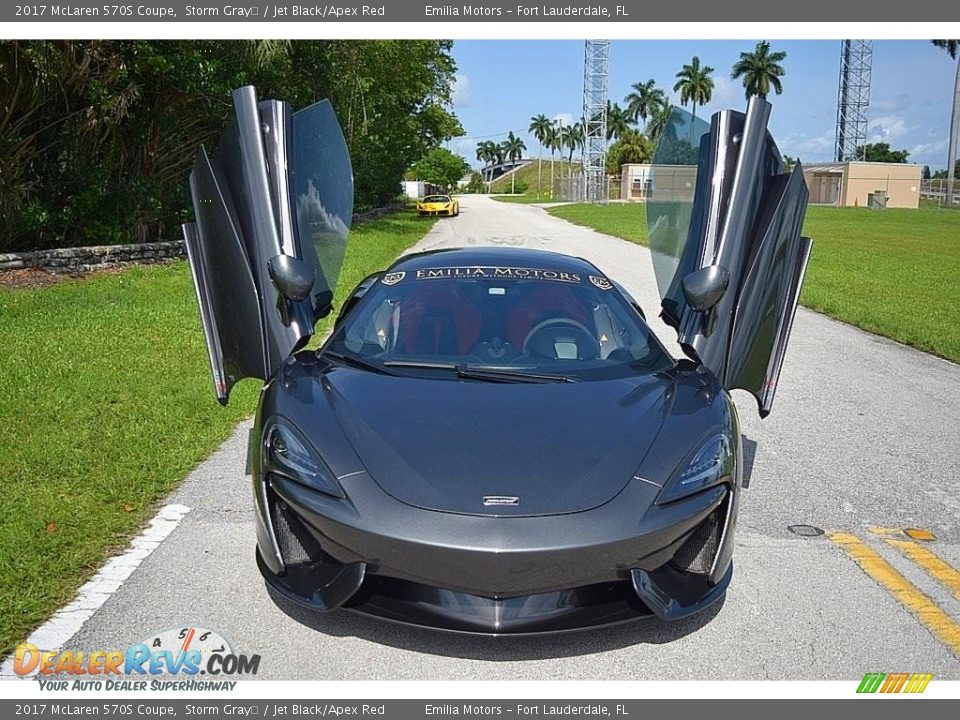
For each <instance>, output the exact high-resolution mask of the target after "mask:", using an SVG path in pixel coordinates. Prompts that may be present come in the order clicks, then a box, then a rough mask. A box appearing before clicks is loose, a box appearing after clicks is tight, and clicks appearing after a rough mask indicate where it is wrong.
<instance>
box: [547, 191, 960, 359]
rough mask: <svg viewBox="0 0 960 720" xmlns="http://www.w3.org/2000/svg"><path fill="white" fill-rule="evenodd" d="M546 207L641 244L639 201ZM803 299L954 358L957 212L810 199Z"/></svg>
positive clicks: (959, 339)
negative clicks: (809, 247)
mask: <svg viewBox="0 0 960 720" xmlns="http://www.w3.org/2000/svg"><path fill="white" fill-rule="evenodd" d="M549 212H550V213H551V214H552V215H555V216H557V217H560V218H563V219H565V220H569V221H570V222H573V223H576V224H578V225H585V226H588V227H592V228H594V229H596V230H599V231H600V232H603V233H606V234H608V235H613V236H615V237H620V238H623V239H625V240H630V241H631V242H636V243H640V244H641V245H646V242H647V227H646V208H645V206H644V205H643V204H639V203H637V204H623V205H617V204H611V205H582V204H581V205H564V206H559V207H555V208H550V210H549ZM804 233H805V234H806V235H809V236H810V237H812V238H813V239H814V245H813V255H812V256H811V259H810V267H809V269H808V271H807V277H806V282H805V283H804V288H803V294H802V296H801V300H800V301H801V303H802V304H803V305H806V306H807V307H809V308H812V309H813V310H817V311H818V312H822V313H825V314H826V315H830V316H831V317H834V318H837V319H838V320H842V321H844V322H847V323H850V324H852V325H856V326H857V327H860V328H863V329H864V330H867V331H869V332H872V333H876V334H878V335H884V336H886V337H889V338H892V339H894V340H897V341H899V342H902V343H906V344H907V345H912V346H914V347H916V348H919V349H920V350H924V351H925V352H930V353H933V354H935V355H939V356H941V357H945V358H948V359H950V360H953V361H955V362H960V282H957V277H958V276H960V213H954V212H944V211H938V210H936V209H925V208H921V209H919V210H896V209H890V210H882V211H876V210H867V209H866V208H834V207H811V208H809V210H808V211H807V219H806V223H805V225H804Z"/></svg>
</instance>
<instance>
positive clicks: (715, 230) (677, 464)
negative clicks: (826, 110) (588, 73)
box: [184, 87, 810, 634]
mask: <svg viewBox="0 0 960 720" xmlns="http://www.w3.org/2000/svg"><path fill="white" fill-rule="evenodd" d="M234 106H235V111H236V118H235V120H234V122H233V123H232V124H231V125H230V126H229V127H228V128H227V129H226V131H225V132H224V134H223V136H222V137H221V139H220V141H219V144H218V146H217V148H216V152H215V153H214V155H213V157H211V156H210V155H208V153H207V152H206V150H205V149H204V148H202V147H201V148H200V149H199V151H198V153H197V161H196V165H195V167H194V170H193V173H192V174H191V177H190V186H191V191H192V195H193V203H194V209H195V212H196V222H195V223H189V224H187V225H185V226H184V234H185V237H186V241H187V248H188V251H189V258H190V264H191V267H192V269H193V275H194V280H195V284H196V291H197V299H198V302H199V306H200V314H201V318H202V321H203V329H204V332H205V335H206V339H207V345H208V349H209V356H210V363H211V367H212V370H213V377H214V384H215V388H216V394H217V398H218V399H219V400H220V402H221V403H226V401H227V398H228V397H229V393H230V389H231V387H232V386H233V385H234V383H236V382H237V381H238V380H240V379H242V378H247V377H252V378H259V379H260V380H263V381H264V383H265V384H264V386H263V391H262V394H261V397H260V402H259V406H258V408H257V414H256V421H255V424H254V429H253V432H252V434H251V441H250V452H249V459H250V465H251V468H252V475H253V494H254V500H255V504H256V518H257V522H256V526H257V550H256V553H257V555H256V557H257V563H258V565H259V567H260V570H261V572H262V574H263V576H264V578H265V579H266V582H267V584H268V585H269V587H270V588H271V589H272V591H273V593H274V594H275V595H279V596H282V597H284V598H286V599H288V600H290V601H293V602H295V603H297V604H299V605H302V606H305V607H307V608H312V609H314V610H317V611H321V612H327V611H332V610H335V609H337V608H345V609H348V610H353V611H356V612H360V613H366V614H370V615H374V616H377V617H380V618H384V619H388V620H394V621H398V622H404V623H411V624H415V625H421V626H427V627H431V628H439V629H444V630H452V631H461V632H475V633H490V634H522V633H536V632H555V631H563V630H573V629H582V628H588V627H594V626H598V625H603V624H609V623H615V622H621V621H626V620H631V619H634V618H637V617H642V616H648V615H651V614H653V615H655V616H658V617H659V618H662V619H666V620H670V619H675V618H680V617H684V616H687V615H690V614H692V613H695V612H698V611H700V610H702V609H704V608H706V607H707V606H708V605H710V604H711V603H713V602H715V601H716V600H718V599H719V598H720V597H722V595H723V593H724V592H725V590H726V588H727V586H728V584H729V583H730V578H731V575H732V573H733V563H732V560H731V555H732V551H733V544H734V543H733V537H734V529H735V526H736V520H737V508H738V505H739V503H740V499H741V495H742V492H743V489H742V468H743V461H742V450H741V436H740V431H739V427H738V420H737V412H736V408H735V406H734V404H733V402H732V401H731V398H730V392H731V391H732V390H734V389H741V390H746V391H747V392H749V393H751V394H752V395H753V396H754V397H755V398H756V400H757V404H758V409H759V412H760V415H761V416H765V415H766V414H767V413H769V412H770V409H771V406H772V404H773V399H774V395H775V392H776V385H777V379H778V377H779V375H780V368H781V365H782V363H783V359H784V354H785V352H786V347H787V341H788V339H789V336H790V329H791V324H792V321H793V316H794V312H795V309H796V305H797V299H798V296H799V293H800V287H801V284H802V281H803V273H804V269H805V267H806V263H807V259H808V257H809V253H810V240H809V239H807V238H804V237H801V235H800V230H801V226H802V222H803V215H804V210H805V207H806V200H807V191H806V186H805V184H804V181H803V176H802V171H801V169H800V167H799V166H796V167H794V168H793V169H792V171H786V170H785V169H784V165H783V160H782V158H781V156H780V154H779V152H778V150H777V147H776V145H775V144H774V142H773V140H772V138H771V137H770V135H769V134H768V132H767V129H766V125H767V118H768V116H769V113H770V105H769V104H768V103H767V102H765V101H764V100H761V99H757V98H753V99H752V100H751V101H750V102H749V105H748V108H747V110H746V113H740V112H734V111H724V112H720V113H717V114H716V115H714V117H713V118H712V121H711V122H710V123H709V124H707V123H704V122H703V121H697V120H695V119H694V118H692V117H691V116H689V115H687V114H686V113H682V112H680V111H677V112H676V114H675V116H674V122H672V123H671V124H670V126H669V127H668V129H667V131H666V132H665V133H664V137H663V140H662V141H661V144H660V148H659V150H658V153H657V158H656V159H655V161H654V163H652V164H651V166H650V168H649V177H648V178H647V181H646V184H647V188H646V191H647V195H648V206H647V214H648V218H649V223H650V228H649V230H650V246H651V250H652V252H653V257H654V265H655V270H656V275H657V279H658V284H659V286H660V290H661V294H662V300H663V301H662V308H661V313H660V315H661V317H662V318H663V320H664V321H666V322H667V323H668V324H670V325H672V326H673V327H674V328H676V331H677V336H678V339H679V342H680V346H681V347H682V348H683V350H684V352H685V354H686V356H687V357H685V358H683V359H680V360H677V359H674V358H673V357H671V355H670V354H669V353H668V352H667V351H666V350H665V349H664V347H663V346H662V345H661V344H660V342H658V340H657V338H656V337H655V336H654V334H653V333H652V332H651V330H650V328H649V326H648V324H647V320H646V319H645V317H644V312H643V310H642V309H641V308H640V307H639V306H638V305H637V303H636V302H635V301H634V300H633V299H632V298H631V297H630V295H629V294H628V293H627V292H626V291H625V290H624V289H623V288H622V287H621V286H620V285H618V283H617V282H616V279H615V278H612V277H608V276H607V275H606V274H604V273H603V272H602V271H601V270H599V269H598V268H596V267H595V266H593V265H592V264H591V263H589V262H588V261H586V260H583V259H578V258H573V257H569V256H565V255H560V254H555V253H548V252H538V251H529V250H518V249H504V248H480V247H473V248H470V249H460V250H448V251H441V252H434V253H424V254H419V255H409V256H407V257H404V258H401V259H400V260H398V261H397V262H396V263H394V264H393V265H392V266H391V267H389V268H387V269H386V270H384V271H382V272H378V273H375V274H373V275H370V276H369V277H367V278H366V279H365V280H363V282H361V283H360V284H359V285H358V286H357V287H356V288H355V289H354V290H353V291H352V292H350V293H349V295H346V299H345V300H344V302H343V303H342V305H341V307H340V308H339V314H338V315H337V317H336V323H335V325H334V329H333V332H332V334H331V335H330V336H329V337H328V338H327V339H326V341H325V342H324V343H323V345H322V347H320V349H319V350H316V351H314V350H305V349H303V348H304V347H305V345H306V344H307V342H308V340H309V339H310V337H311V335H312V334H313V333H314V325H315V323H316V322H317V321H318V320H319V319H320V318H322V317H324V316H326V315H328V314H329V313H331V312H332V310H333V305H332V303H333V294H334V289H335V287H336V282H337V277H338V274H339V270H340V266H341V263H342V260H343V254H344V249H345V246H346V240H347V233H348V229H349V226H350V221H351V217H352V196H353V189H352V176H351V169H350V160H349V155H348V152H347V148H346V144H345V142H344V139H343V135H342V134H341V132H340V128H339V125H338V123H337V120H336V117H335V115H334V113H333V110H332V108H331V106H330V104H329V103H328V102H326V101H323V102H320V103H317V104H315V105H313V106H310V107H308V108H306V109H303V110H300V111H298V112H293V111H292V110H291V109H290V108H289V106H287V105H286V104H285V103H283V102H277V101H263V102H261V101H259V100H258V99H257V96H256V93H255V91H254V90H253V89H252V88H249V87H246V88H241V89H239V90H237V91H235V93H234Z"/></svg>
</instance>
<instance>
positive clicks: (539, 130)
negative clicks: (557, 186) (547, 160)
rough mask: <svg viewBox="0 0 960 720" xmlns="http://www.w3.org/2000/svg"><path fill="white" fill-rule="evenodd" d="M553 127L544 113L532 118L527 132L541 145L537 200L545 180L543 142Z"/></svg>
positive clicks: (538, 163) (538, 164) (538, 156)
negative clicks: (543, 179)
mask: <svg viewBox="0 0 960 720" xmlns="http://www.w3.org/2000/svg"><path fill="white" fill-rule="evenodd" d="M551 127H553V124H552V123H551V122H550V118H548V117H547V116H546V115H544V114H543V113H540V114H539V115H534V116H533V117H532V118H530V127H528V128H527V132H530V133H533V136H534V137H535V138H536V139H537V142H538V143H539V145H540V148H539V152H537V198H538V199H539V198H540V184H541V181H542V178H543V175H542V163H543V141H544V140H545V139H546V137H547V133H548V132H550V128H551Z"/></svg>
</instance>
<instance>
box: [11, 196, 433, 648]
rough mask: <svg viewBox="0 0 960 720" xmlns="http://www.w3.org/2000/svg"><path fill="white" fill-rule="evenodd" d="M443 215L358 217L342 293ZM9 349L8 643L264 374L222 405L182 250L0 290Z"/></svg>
mask: <svg viewBox="0 0 960 720" xmlns="http://www.w3.org/2000/svg"><path fill="white" fill-rule="evenodd" d="M432 224H433V220H422V219H419V218H415V217H411V216H410V215H409V214H397V215H391V216H388V217H385V218H382V219H380V220H377V221H374V222H371V223H368V224H365V225H362V226H359V227H358V228H357V229H356V230H355V231H354V232H353V234H352V236H351V241H350V246H349V249H348V251H347V256H346V259H345V261H344V267H343V273H342V276H341V282H340V284H339V288H340V293H341V294H343V293H345V292H348V291H349V290H351V289H352V288H353V286H354V285H355V284H356V283H357V282H359V280H361V279H362V278H363V277H364V276H365V275H366V274H368V273H369V272H372V271H373V270H376V269H378V268H381V267H385V266H386V265H388V264H389V263H390V262H391V261H392V260H393V258H394V257H396V255H397V254H398V253H400V252H401V251H402V250H404V249H405V248H407V247H409V246H410V245H412V244H413V243H414V242H416V241H417V240H418V239H419V238H420V237H422V236H423V235H424V234H425V233H426V232H427V230H428V229H429V228H430V227H431V225H432ZM331 321H332V318H329V319H328V320H327V324H329V323H330V322H331ZM321 332H322V330H321ZM318 334H319V333H318ZM0 347H2V348H3V353H2V355H0V396H2V397H3V403H2V404H0V427H3V433H2V434H0V477H2V478H3V484H4V488H3V492H2V493H0V517H2V518H3V520H2V523H0V608H2V609H3V610H2V612H0V654H5V653H6V652H8V651H9V650H11V649H12V647H13V646H14V645H15V644H16V643H17V642H18V641H20V640H21V639H23V638H24V637H25V636H26V635H27V633H28V632H29V630H30V629H31V628H33V627H35V626H36V625H38V624H39V623H40V622H42V621H43V620H44V619H45V618H47V617H48V616H49V615H50V614H51V613H52V612H53V611H54V610H55V609H56V608H58V607H60V606H61V605H63V604H64V603H66V602H68V601H69V600H70V599H71V598H72V597H73V594H74V592H75V591H76V588H77V587H78V586H79V585H80V584H81V583H82V582H83V581H84V580H86V579H87V578H88V577H89V576H90V575H91V574H92V573H94V572H95V571H96V569H97V568H98V567H100V565H102V563H103V562H104V559H105V558H106V557H107V556H108V555H109V554H110V553H111V552H113V551H115V550H116V549H118V548H121V547H122V546H123V545H125V544H126V541H127V540H128V539H129V538H130V536H131V535H133V534H135V533H136V532H137V531H138V530H139V528H140V527H142V525H143V523H144V522H145V521H146V520H147V519H148V518H149V517H150V516H151V515H152V514H153V512H154V511H155V507H156V503H157V502H158V501H159V500H161V499H162V498H163V497H164V496H165V495H166V494H167V493H169V492H170V491H171V490H172V489H173V488H174V487H175V486H176V485H177V483H178V482H179V481H180V480H181V479H182V478H183V477H184V476H185V475H186V474H187V473H188V472H189V471H190V470H191V468H193V467H194V466H195V465H196V464H197V463H198V462H199V461H200V460H202V459H203V458H204V457H206V456H207V455H208V454H209V453H210V452H211V451H212V450H213V449H214V448H216V447H217V445H218V444H219V443H220V442H222V441H223V440H224V439H225V438H226V437H227V436H228V435H229V434H230V432H231V431H232V429H233V428H234V426H235V425H236V423H237V422H238V421H239V420H240V419H242V418H243V417H245V416H248V415H249V414H250V413H251V412H252V411H253V410H254V407H255V404H256V398H257V392H258V386H259V383H258V381H254V380H246V381H244V382H242V383H240V384H239V385H238V386H237V387H236V388H234V390H233V393H232V394H231V401H230V405H229V406H228V407H227V408H221V407H220V406H219V405H218V404H217V403H216V401H215V399H214V395H213V389H212V384H211V379H210V369H209V365H208V362H207V355H206V350H205V348H204V342H203V336H202V333H201V330H200V322H199V319H198V315H197V308H196V301H195V296H194V291H193V285H192V281H191V278H190V271H189V268H188V267H187V264H186V263H185V262H182V261H180V262H175V263H172V264H169V265H158V266H152V267H137V268H131V269H130V270H128V271H125V272H123V273H120V274H114V275H106V274H104V275H97V276H92V277H89V278H87V279H82V280H68V281H65V282H62V283H60V284H57V285H53V286H50V287H47V288H43V289H40V290H0ZM238 480H239V479H238Z"/></svg>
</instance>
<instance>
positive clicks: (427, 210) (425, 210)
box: [417, 208, 453, 217]
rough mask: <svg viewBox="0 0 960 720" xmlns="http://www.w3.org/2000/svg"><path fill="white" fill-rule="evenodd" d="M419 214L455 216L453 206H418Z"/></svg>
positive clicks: (423, 215) (425, 215)
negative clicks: (443, 207) (435, 207)
mask: <svg viewBox="0 0 960 720" xmlns="http://www.w3.org/2000/svg"><path fill="white" fill-rule="evenodd" d="M417 214H418V215H420V217H453V208H449V209H442V210H438V209H431V208H417Z"/></svg>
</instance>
